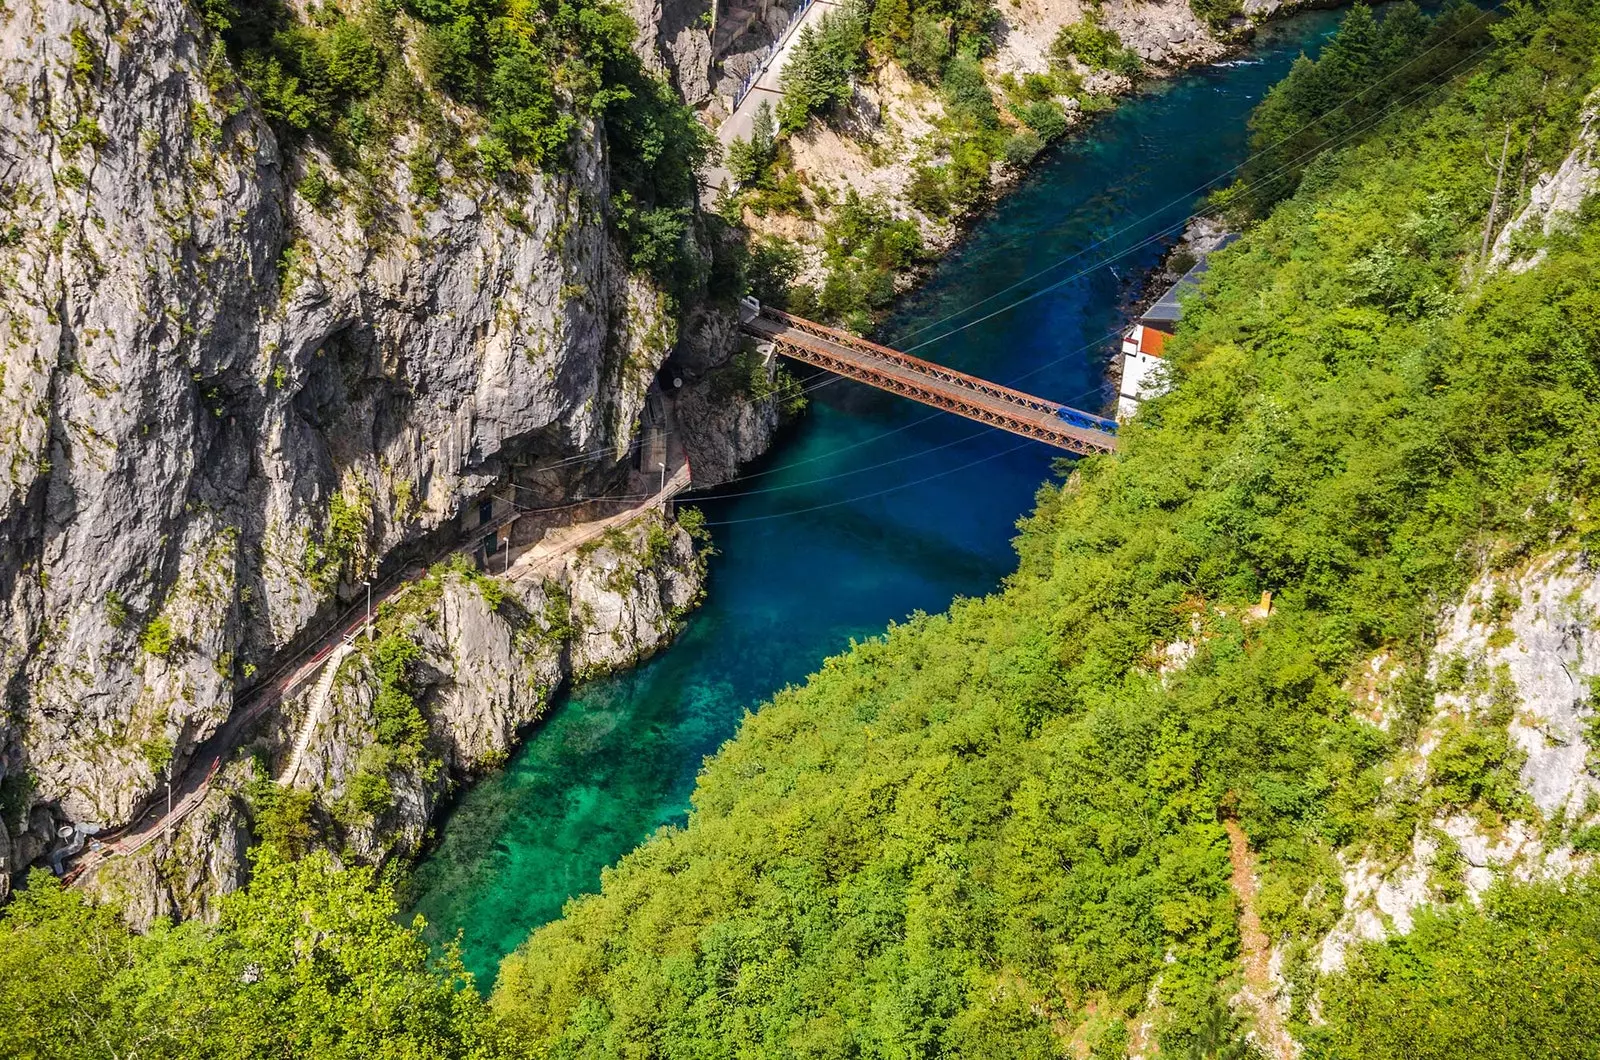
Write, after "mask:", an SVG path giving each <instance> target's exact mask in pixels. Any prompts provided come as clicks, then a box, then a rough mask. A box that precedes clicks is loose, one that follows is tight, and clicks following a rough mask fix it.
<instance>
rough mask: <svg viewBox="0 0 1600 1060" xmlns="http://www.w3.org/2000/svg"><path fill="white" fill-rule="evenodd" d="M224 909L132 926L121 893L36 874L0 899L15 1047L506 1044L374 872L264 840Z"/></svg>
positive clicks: (441, 1050) (57, 1055) (433, 1050)
mask: <svg viewBox="0 0 1600 1060" xmlns="http://www.w3.org/2000/svg"><path fill="white" fill-rule="evenodd" d="M218 907H219V910H220V916H219V919H218V921H217V923H216V924H205V923H201V922H200V921H198V920H191V921H188V922H186V923H184V924H182V925H179V926H177V927H173V926H170V925H168V924H166V923H163V922H158V923H157V924H156V925H155V926H154V928H152V930H151V931H150V932H149V933H148V934H145V935H136V934H134V933H132V932H131V931H129V930H128V928H127V927H126V925H124V924H123V923H122V921H121V918H120V914H119V912H118V910H117V909H116V908H115V906H112V905H93V904H90V903H89V902H88V901H86V900H85V899H84V897H83V895H82V894H81V893H80V892H77V891H69V890H66V889H64V888H63V887H62V886H61V884H60V882H58V881H57V880H55V879H53V878H51V877H50V876H49V875H48V874H47V873H44V872H34V873H33V874H32V875H31V876H30V877H29V879H28V885H27V887H26V888H25V889H23V890H22V891H21V892H20V893H18V894H17V895H16V896H15V897H14V898H13V900H12V902H11V904H10V905H8V906H7V907H5V908H4V909H3V910H0V1005H3V1006H4V1008H5V1011H6V1012H7V1013H8V1014H9V1015H10V1017H11V1019H12V1021H13V1026H12V1027H11V1029H10V1030H9V1031H8V1034H7V1042H6V1045H7V1055H11V1056H20V1057H30V1058H37V1060H89V1058H99V1057H117V1056H138V1057H147V1058H152V1060H168V1058H170V1060H178V1058H185V1060H188V1058H209V1057H252V1056H260V1057H265V1056H317V1057H328V1058H330V1060H356V1058H368V1057H371V1058H380V1060H388V1058H392V1060H400V1058H405V1057H424V1056H425V1057H438V1058H441V1060H445V1058H451V1057H462V1058H466V1057H474V1058H477V1060H489V1058H490V1057H494V1056H500V1055H505V1054H504V1053H503V1052H502V1051H501V1049H500V1047H499V1042H498V1039H497V1036H496V1034H495V1027H494V1022H493V1018H492V1016H491V1015H490V1013H489V1012H488V1011H487V1008H486V1006H485V1005H484V1003H483V1001H482V1000H481V998H480V997H479V996H478V993H477V991H476V990H474V989H473V987H472V981H471V978H470V976H468V975H467V973H466V972H465V971H464V970H463V969H462V967H461V962H460V960H459V959H458V958H457V957H456V956H455V954H454V952H452V951H448V950H447V951H446V952H445V953H444V954H442V955H434V954H431V953H430V952H429V947H428V944H427V943H426V942H425V941H424V940H423V938H422V932H421V928H422V925H421V922H420V920H419V921H417V922H413V923H406V922H405V921H404V920H403V919H402V917H401V915H400V908H399V906H398V904H397V903H396V901H395V897H394V892H393V889H392V887H391V886H390V884H389V883H388V882H387V881H384V880H382V879H380V878H378V877H377V876H376V875H374V873H373V872H372V871H371V870H367V869H355V870H350V871H340V870H338V869H337V868H335V866H334V862H333V859H332V858H331V857H330V856H329V855H327V854H316V855H311V856H309V857H307V858H305V859H303V860H300V861H297V862H290V861H285V860H283V858H282V857H281V856H280V855H279V854H278V853H277V852H275V851H274V850H273V849H272V848H264V849H263V850H261V851H260V852H259V853H258V855H257V856H256V858H255V863H254V871H253V879H252V880H251V883H250V885H249V887H248V888H247V889H245V890H243V891H239V892H236V893H233V894H229V895H225V896H223V897H222V898H220V899H219V900H218Z"/></svg>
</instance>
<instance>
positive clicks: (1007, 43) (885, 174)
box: [704, 0, 1307, 330]
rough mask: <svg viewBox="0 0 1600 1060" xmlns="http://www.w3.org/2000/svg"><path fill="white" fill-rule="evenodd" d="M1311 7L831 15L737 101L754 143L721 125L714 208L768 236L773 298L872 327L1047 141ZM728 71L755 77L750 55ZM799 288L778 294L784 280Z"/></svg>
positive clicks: (895, 0) (1172, 3)
mask: <svg viewBox="0 0 1600 1060" xmlns="http://www.w3.org/2000/svg"><path fill="white" fill-rule="evenodd" d="M1304 6H1307V5H1306V4H1304V3H1289V4H1280V3H1277V2H1271V3H1258V2H1255V0H1252V2H1251V3H1248V4H1244V5H1242V6H1241V5H1239V4H1238V3H1236V2H1226V0H1218V2H1214V3H1212V2H1206V0H1194V2H1192V3H1191V2H1186V0H1157V2H1153V3H1122V2H1120V0H1110V2H1107V3H1078V2H1076V0H1059V2H1057V0H1049V2H1043V0H1017V2H1014V3H1007V4H994V5H989V4H984V3H958V2H952V0H917V2H912V3H906V2H904V0H892V2H882V3H845V4H837V5H831V6H829V7H827V8H826V9H825V10H826V13H825V14H823V15H822V16H821V17H820V18H816V19H815V20H814V21H813V22H812V23H811V24H809V25H807V26H806V27H804V28H803V29H801V30H800V31H799V34H798V37H797V38H796V42H795V43H794V44H793V45H792V47H791V49H790V54H789V55H788V57H787V59H786V62H785V64H784V65H783V67H782V76H781V78H780V79H778V81H777V83H776V85H775V86H772V85H767V84H765V83H763V85H762V87H761V88H760V89H759V90H758V91H756V92H754V93H752V94H751V95H750V97H749V98H748V99H747V100H746V101H745V102H744V103H743V104H742V107H743V109H744V110H745V111H749V112H754V114H755V117H753V118H752V119H751V121H752V122H753V129H752V131H751V132H749V133H748V134H744V133H741V134H740V135H739V136H738V137H730V135H729V134H727V132H726V128H725V127H723V126H719V127H718V130H719V137H720V138H721V139H722V141H723V143H724V145H725V146H726V147H727V152H726V154H727V161H726V170H722V171H713V172H712V179H713V181H715V180H716V179H718V178H719V177H721V178H724V179H725V182H726V192H725V194H724V195H723V196H722V198H721V199H720V206H719V209H720V210H721V212H722V214H723V216H725V217H727V218H729V219H730V220H736V221H738V222H740V223H742V224H743V225H745V226H747V227H748V228H749V230H750V231H751V232H753V233H755V234H756V235H757V236H758V237H759V238H758V241H757V245H758V246H759V247H761V248H762V249H763V252H764V253H763V254H762V255H760V256H758V262H759V263H760V264H761V266H762V268H761V269H758V270H757V271H758V273H759V274H761V275H771V276H772V277H774V279H773V280H770V281H768V282H767V283H765V284H764V285H763V284H762V283H761V282H760V277H759V276H758V287H763V286H764V289H765V294H766V297H768V298H769V299H770V300H781V299H793V304H794V308H796V309H797V310H798V311H800V312H802V313H804V314H807V315H811V316H815V317H818V318H825V319H830V320H838V321H842V322H845V323H847V324H848V325H849V326H851V327H854V328H856V329H857V330H865V329H867V328H869V327H870V325H871V323H872V320H873V318H874V315H875V314H876V313H877V312H878V311H880V310H882V309H884V308H885V307H886V306H887V304H888V302H889V300H890V299H891V298H892V297H893V295H894V294H895V292H896V291H897V290H902V289H904V288H905V286H907V284H908V283H909V282H910V281H911V279H912V277H913V276H914V275H915V273H916V271H917V269H918V268H919V266H921V265H922V264H924V263H925V262H926V261H927V260H928V258H929V257H930V256H932V255H933V254H935V253H937V252H938V251H941V250H943V249H946V248H948V247H949V246H950V245H952V244H953V243H954V242H955V240H956V239H957V238H958V236H959V234H960V232H961V230H962V228H963V226H964V225H965V223H966V222H967V221H969V220H970V219H971V218H972V216H973V215H974V214H975V213H976V212H978V211H980V210H982V209H983V208H984V207H985V206H986V205H987V204H988V203H989V202H991V201H992V200H993V198H994V197H995V196H996V195H998V194H999V193H1001V192H1003V191H1004V190H1005V189H1006V188H1007V187H1009V186H1011V185H1013V184H1014V183H1015V182H1016V181H1017V180H1019V179H1020V178H1021V176H1022V175H1023V174H1024V173H1025V172H1026V171H1027V170H1028V168H1029V167H1030V166H1031V165H1032V163H1033V162H1034V161H1035V159H1037V158H1038V157H1039V156H1040V155H1041V154H1042V152H1044V150H1045V149H1046V148H1047V147H1048V145H1049V144H1051V143H1053V142H1055V141H1057V140H1059V139H1061V138H1062V137H1064V136H1066V135H1068V134H1069V133H1071V131H1072V130H1074V129H1077V128H1080V127H1081V126H1083V125H1084V124H1085V123H1086V122H1087V121H1089V120H1091V119H1092V118H1093V116H1094V115H1096V114H1099V113H1103V112H1104V111H1106V110H1108V109H1110V108H1111V107H1113V106H1114V105H1115V100H1116V99H1117V98H1118V97H1120V96H1124V95H1126V94H1128V93H1130V92H1132V91H1134V90H1136V89H1137V88H1139V87H1141V86H1144V85H1148V84H1149V83H1150V82H1151V81H1153V80H1158V79H1160V78H1162V77H1164V76H1167V75H1169V74H1171V73H1173V72H1175V71H1178V70H1181V69H1183V68H1185V67H1188V66H1192V65H1194V64H1196V63H1202V62H1209V61H1213V60H1216V59H1218V58H1220V57H1222V56H1224V55H1226V54H1227V53H1228V52H1229V51H1230V50H1231V49H1235V48H1237V47H1238V46H1239V45H1240V44H1242V43H1243V42H1245V41H1246V40H1248V39H1249V37H1250V36H1251V35H1252V34H1253V33H1254V32H1255V29H1256V27H1257V26H1258V25H1260V24H1262V23H1264V22H1266V21H1268V20H1270V19H1272V18H1275V17H1280V16H1282V15H1284V14H1287V13H1289V12H1291V11H1294V10H1297V9H1300V8H1302V7H1304ZM815 10H816V9H812V10H811V11H810V13H809V14H808V17H812V16H814V15H815ZM756 25H758V26H759V25H761V23H759V22H758V23H756ZM750 32H755V30H751V31H750ZM736 46H737V45H730V46H729V47H730V48H733V47H736ZM722 69H724V70H732V71H737V72H738V73H739V74H740V76H743V75H744V73H745V71H746V67H745V66H744V65H742V64H741V63H739V62H738V56H729V57H727V58H724V60H723V62H722ZM739 84H740V82H738V81H734V82H733V83H732V84H727V85H723V86H722V87H723V90H724V91H725V92H727V93H734V94H730V95H714V96H713V98H712V100H711V102H709V103H708V104H707V105H706V107H705V109H704V114H705V116H706V117H707V118H708V119H720V118H721V117H722V115H723V114H724V112H725V110H726V107H727V106H728V105H730V104H731V103H732V102H733V100H734V98H735V96H736V93H737V90H738V86H739ZM763 106H767V107H769V108H770V110H769V112H768V115H766V116H763V115H761V113H760V112H761V108H762V107H763ZM747 117H748V115H747ZM745 124H746V125H749V124H750V122H746V123H745ZM743 127H744V126H741V128H743ZM796 279H798V280H799V284H798V286H797V287H796V288H795V289H794V290H792V291H787V292H785V291H784V290H782V286H781V282H779V281H790V280H796Z"/></svg>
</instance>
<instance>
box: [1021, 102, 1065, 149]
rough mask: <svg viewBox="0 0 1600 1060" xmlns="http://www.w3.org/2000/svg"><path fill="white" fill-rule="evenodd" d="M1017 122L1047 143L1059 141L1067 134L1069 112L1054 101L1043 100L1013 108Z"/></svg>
mask: <svg viewBox="0 0 1600 1060" xmlns="http://www.w3.org/2000/svg"><path fill="white" fill-rule="evenodd" d="M1012 113H1013V114H1014V115H1015V116H1016V118H1017V120H1018V121H1020V122H1022V124H1024V125H1026V126H1027V127H1028V128H1030V129H1032V130H1033V131H1034V132H1036V133H1038V134H1039V139H1040V140H1043V141H1044V142H1045V143H1051V142H1052V141H1055V140H1059V139H1060V138H1061V137H1063V136H1065V135H1066V133H1067V112H1066V111H1064V110H1062V109H1061V104H1059V103H1057V102H1056V101H1055V100H1053V99H1041V100H1036V101H1034V102H1032V103H1029V104H1028V105H1026V106H1022V107H1014V108H1012Z"/></svg>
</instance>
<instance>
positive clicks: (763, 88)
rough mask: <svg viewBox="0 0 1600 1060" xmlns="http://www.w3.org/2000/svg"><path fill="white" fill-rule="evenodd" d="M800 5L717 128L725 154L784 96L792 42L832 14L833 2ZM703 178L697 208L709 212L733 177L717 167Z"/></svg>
mask: <svg viewBox="0 0 1600 1060" xmlns="http://www.w3.org/2000/svg"><path fill="white" fill-rule="evenodd" d="M802 2H803V3H807V4H808V6H806V7H804V8H802V9H801V11H800V13H799V14H798V15H796V16H795V17H794V18H793V19H792V20H791V21H790V23H789V27H788V28H787V29H785V30H784V31H783V33H782V34H781V35H780V36H779V37H778V39H777V41H776V42H775V43H774V45H773V48H772V50H771V52H770V53H768V56H767V59H766V61H765V63H764V64H763V65H762V66H761V67H759V68H758V71H757V73H756V76H755V78H754V79H753V81H752V83H751V85H750V89H749V91H748V92H746V93H745V95H744V98H743V99H741V100H739V102H738V104H737V105H736V106H735V107H734V108H733V113H732V114H730V115H728V117H727V118H726V120H724V121H723V123H722V124H721V125H719V126H717V142H718V143H720V144H722V150H723V153H724V154H726V153H727V150H728V145H729V144H731V143H733V141H734V140H735V139H740V140H748V139H750V133H751V131H752V130H754V128H755V123H756V111H757V109H759V108H760V106H761V104H762V102H766V103H768V104H771V105H772V106H773V107H774V108H776V107H777V105H778V100H779V99H780V98H782V96H783V92H782V91H781V90H780V89H779V87H778V85H779V82H781V81H782V80H783V68H784V66H785V65H786V64H787V63H788V62H789V56H790V54H791V53H792V52H793V51H794V44H795V41H797V40H799V39H800V31H801V30H802V29H804V28H805V27H807V26H811V25H815V24H816V23H818V22H820V21H822V17H823V15H824V14H825V13H827V12H828V11H831V10H833V8H834V6H835V5H834V2H833V0H802ZM705 178H706V183H705V186H704V187H703V188H702V190H701V192H700V204H701V205H702V206H704V207H706V208H707V209H710V208H711V207H712V206H714V205H715V204H716V201H717V194H718V192H720V191H721V190H722V186H723V185H724V184H727V185H728V187H729V189H730V190H731V189H732V186H733V175H732V174H731V173H729V172H728V169H727V167H726V166H724V165H721V164H720V163H719V164H717V165H715V166H709V167H707V169H706V172H705Z"/></svg>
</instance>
